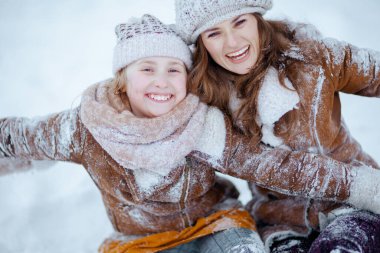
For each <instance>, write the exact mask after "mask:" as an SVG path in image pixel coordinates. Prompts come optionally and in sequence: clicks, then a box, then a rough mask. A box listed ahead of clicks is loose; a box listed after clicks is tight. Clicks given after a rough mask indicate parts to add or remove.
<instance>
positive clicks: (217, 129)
mask: <svg viewBox="0 0 380 253" xmlns="http://www.w3.org/2000/svg"><path fill="white" fill-rule="evenodd" d="M116 34H117V37H118V43H117V45H116V47H115V50H114V64H113V72H114V74H115V78H114V79H111V80H106V81H103V82H100V83H97V84H95V85H92V86H90V87H89V88H88V89H87V90H86V91H85V92H84V93H83V96H82V100H81V104H80V106H79V107H78V108H75V109H73V110H68V111H64V112H61V113H58V114H53V115H50V116H48V117H46V118H36V119H32V120H29V119H25V118H4V119H1V120H0V158H2V159H8V161H14V162H19V161H20V160H61V161H71V162H75V163H78V164H82V165H83V166H84V167H85V169H86V170H87V172H88V173H89V175H90V176H91V178H92V180H93V181H94V183H95V184H96V186H97V187H98V188H99V190H100V192H101V195H102V198H103V201H104V204H105V207H106V210H107V213H108V216H109V219H110V221H111V223H112V225H113V226H114V228H115V231H116V232H117V233H116V234H115V236H114V237H112V238H110V239H108V240H106V241H105V242H104V244H103V245H102V246H101V248H100V251H101V252H133V251H135V252H136V251H140V252H141V251H144V250H145V251H149V252H152V251H153V252H155V251H163V250H169V251H172V252H192V251H194V252H197V251H200V252H231V251H233V250H236V251H245V252H263V251H264V249H263V245H262V243H261V241H260V239H259V237H258V235H257V233H256V232H255V224H254V222H253V220H252V219H251V218H250V217H249V216H248V215H247V213H246V212H244V211H242V210H240V209H239V207H240V205H239V202H238V201H237V199H236V198H237V192H236V190H235V189H234V187H233V186H232V185H231V183H229V182H227V181H225V180H222V179H220V178H218V177H216V175H215V171H216V170H217V171H220V172H222V173H225V174H229V175H232V176H235V177H239V178H242V179H246V180H249V181H253V182H256V183H257V184H259V185H261V186H266V185H269V188H270V189H271V190H276V191H281V192H284V193H288V194H298V195H301V196H309V195H311V196H313V197H318V198H323V199H327V200H338V201H342V202H347V203H352V204H362V202H361V201H360V196H361V194H363V193H368V194H372V195H370V196H371V197H373V198H378V197H379V192H378V191H374V192H371V191H365V190H364V191H363V190H362V189H361V186H362V185H363V182H362V179H361V178H360V177H356V174H357V170H361V169H363V168H361V167H359V166H352V165H346V164H343V163H340V162H335V161H334V160H332V159H330V158H325V157H320V156H316V155H313V154H308V153H304V152H290V151H289V150H287V149H280V148H278V149H270V148H267V147H265V146H263V145H252V144H251V143H250V141H251V140H250V139H249V138H247V137H245V136H244V135H242V134H241V133H240V132H237V131H233V128H232V125H231V123H230V121H229V120H228V119H227V118H224V116H223V114H222V113H221V112H220V111H218V110H217V109H215V108H213V107H207V106H206V105H205V104H203V103H200V102H199V99H198V98H197V97H196V96H194V95H191V94H189V95H186V94H187V92H186V78H187V69H189V68H190V66H191V53H190V51H189V48H188V47H187V45H186V44H185V43H184V42H183V41H182V40H181V39H180V38H179V37H178V36H177V35H176V33H175V32H174V31H173V30H172V29H171V28H170V27H168V26H165V25H164V24H162V23H161V22H159V21H158V20H157V19H156V18H154V17H152V16H150V15H144V16H143V17H142V19H141V20H132V21H131V22H129V23H127V24H121V25H119V26H117V28H116ZM295 164H297V166H294V165H295ZM7 170H8V171H7ZM301 170H302V171H304V172H307V173H315V172H316V171H318V173H320V174H321V175H324V174H331V172H332V171H333V172H334V174H335V175H334V176H331V177H330V178H329V179H324V181H323V188H321V189H320V190H319V191H316V192H314V193H313V192H312V193H310V189H313V187H312V186H313V185H314V184H318V185H321V183H320V182H319V181H320V180H321V178H315V179H312V180H309V181H302V180H301V181H300V183H298V182H297V180H296V178H294V177H293V178H290V177H289V180H287V181H286V180H283V179H282V178H280V177H279V176H278V175H282V174H283V173H288V175H290V176H292V175H294V174H296V173H297V171H301ZM364 170H366V169H365V168H364ZM0 171H1V174H3V173H9V172H10V171H11V170H10V167H9V166H8V167H1V166H0ZM279 172H281V173H279ZM373 176H374V177H375V178H380V174H379V173H373ZM299 177H300V178H304V177H305V175H303V174H299ZM378 181H380V180H378ZM289 185H290V186H291V188H290V187H289ZM376 187H380V186H377V185H376ZM365 203H366V204H367V205H368V206H367V207H368V208H369V209H371V210H378V205H377V204H378V202H375V203H372V202H371V201H370V200H369V201H367V202H365ZM147 235H149V236H147ZM226 238H228V240H227V239H226Z"/></svg>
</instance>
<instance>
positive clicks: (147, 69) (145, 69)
mask: <svg viewBox="0 0 380 253" xmlns="http://www.w3.org/2000/svg"><path fill="white" fill-rule="evenodd" d="M141 71H143V72H153V69H152V68H143V69H141Z"/></svg>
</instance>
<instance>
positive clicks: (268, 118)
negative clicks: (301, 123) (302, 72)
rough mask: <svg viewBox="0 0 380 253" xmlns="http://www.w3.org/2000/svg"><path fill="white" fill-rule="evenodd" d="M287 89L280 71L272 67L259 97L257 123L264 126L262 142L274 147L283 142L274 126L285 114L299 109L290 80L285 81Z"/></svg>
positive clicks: (295, 93)
mask: <svg viewBox="0 0 380 253" xmlns="http://www.w3.org/2000/svg"><path fill="white" fill-rule="evenodd" d="M285 85H286V87H287V88H285V87H284V86H282V85H281V83H280V80H279V78H278V71H277V70H276V69H275V68H273V67H271V68H269V69H268V72H267V74H266V76H265V78H264V81H263V85H262V87H261V89H260V92H259V95H258V106H257V108H258V115H257V119H256V120H257V122H258V124H259V125H261V126H262V134H263V137H262V141H263V142H264V143H265V144H268V145H270V146H272V147H276V146H280V145H282V144H283V140H282V139H281V138H279V137H277V136H275V134H274V129H273V128H274V124H275V122H277V121H278V120H279V119H280V118H281V117H282V116H283V115H284V114H285V113H287V112H288V111H291V110H293V109H294V108H296V109H297V103H298V102H299V101H300V99H299V96H298V94H297V92H296V91H295V90H294V88H293V85H292V83H291V82H290V81H289V79H287V78H286V79H285Z"/></svg>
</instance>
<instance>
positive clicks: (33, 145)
mask: <svg viewBox="0 0 380 253" xmlns="http://www.w3.org/2000/svg"><path fill="white" fill-rule="evenodd" d="M78 112H79V109H78V108H75V109H73V110H67V111H63V112H61V113H56V114H52V115H49V116H47V117H36V118H32V119H28V118H3V119H0V159H1V160H3V162H2V163H0V170H1V164H5V162H4V159H5V160H8V159H9V161H12V160H14V164H15V165H22V164H25V165H27V164H28V163H30V162H27V161H30V160H57V161H71V162H76V163H80V161H81V153H82V144H83V138H82V134H81V132H82V131H81V130H82V129H81V128H82V124H80V120H79V115H78ZM8 165H9V163H8ZM18 167H20V169H21V168H22V167H23V166H18ZM15 168H16V169H17V166H16V167H15ZM3 170H5V166H3ZM0 174H1V173H0Z"/></svg>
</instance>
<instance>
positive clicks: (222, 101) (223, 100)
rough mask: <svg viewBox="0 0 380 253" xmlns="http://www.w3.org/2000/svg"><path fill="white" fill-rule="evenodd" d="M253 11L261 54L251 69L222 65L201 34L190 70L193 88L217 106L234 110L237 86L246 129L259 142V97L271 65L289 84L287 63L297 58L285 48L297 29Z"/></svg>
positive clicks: (241, 115)
mask: <svg viewBox="0 0 380 253" xmlns="http://www.w3.org/2000/svg"><path fill="white" fill-rule="evenodd" d="M252 15H254V16H255V17H256V19H257V26H258V33H259V38H260V54H259V57H258V59H257V62H256V64H255V66H254V67H253V68H252V69H251V70H250V72H249V73H248V74H246V75H237V74H235V73H232V72H230V71H228V70H226V69H224V68H222V67H221V66H219V65H218V64H217V63H216V62H215V61H214V60H213V59H212V58H211V56H210V55H209V53H208V52H207V49H206V47H205V45H204V43H203V41H202V38H201V36H199V37H198V40H197V42H196V45H195V51H194V67H193V69H192V71H191V72H190V74H189V90H190V91H191V92H192V93H194V94H196V95H198V96H199V97H200V99H201V101H203V102H205V103H207V104H209V105H213V106H217V107H218V108H220V109H221V110H222V111H224V112H225V113H227V114H230V112H229V108H228V106H229V101H230V96H231V90H232V89H235V90H236V91H237V96H238V98H239V99H242V104H241V107H240V109H239V110H238V119H239V121H240V122H241V124H242V126H243V129H242V130H243V131H244V132H245V133H246V134H247V135H249V136H251V137H252V141H254V142H258V141H260V139H261V131H260V130H261V129H260V126H259V125H258V124H257V123H256V121H255V118H256V116H257V97H258V91H259V89H260V87H261V85H262V82H263V79H264V77H265V74H266V72H267V69H268V68H269V67H270V66H273V67H274V68H276V69H277V70H278V73H279V78H280V81H281V84H282V85H283V86H285V84H284V79H285V76H286V70H287V67H288V66H290V65H291V64H292V63H294V62H296V61H297V59H293V58H288V57H286V56H285V55H284V52H285V51H287V50H289V49H290V48H291V47H292V45H293V43H292V41H293V40H294V32H291V31H290V30H289V28H288V26H287V25H286V24H285V23H284V22H281V21H266V20H264V19H263V17H262V16H261V15H260V14H258V13H253V14H252ZM233 86H234V87H233ZM295 88H296V89H297V87H295ZM290 122H292V121H290ZM282 132H285V131H282Z"/></svg>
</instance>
